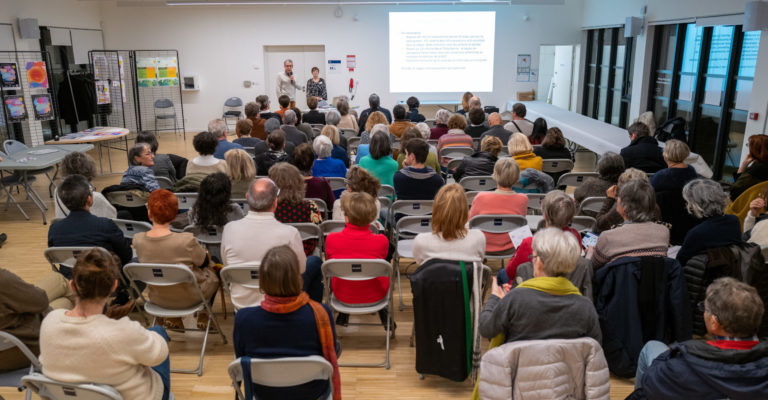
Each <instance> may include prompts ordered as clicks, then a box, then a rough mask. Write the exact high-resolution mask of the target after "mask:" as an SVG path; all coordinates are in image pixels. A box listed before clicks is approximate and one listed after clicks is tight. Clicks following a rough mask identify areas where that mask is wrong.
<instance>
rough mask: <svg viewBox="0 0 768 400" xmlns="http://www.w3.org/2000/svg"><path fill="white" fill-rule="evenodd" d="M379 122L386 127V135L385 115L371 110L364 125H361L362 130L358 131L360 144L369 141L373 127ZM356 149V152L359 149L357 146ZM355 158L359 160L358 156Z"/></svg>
mask: <svg viewBox="0 0 768 400" xmlns="http://www.w3.org/2000/svg"><path fill="white" fill-rule="evenodd" d="M379 124H381V125H383V126H385V127H386V128H387V129H386V131H387V135H389V122H387V117H385V116H384V114H383V113H381V112H380V111H376V112H373V113H371V115H370V116H369V117H368V120H367V121H366V122H365V125H364V126H362V128H363V131H362V132H360V146H363V145H367V144H370V143H371V136H372V135H373V127H374V126H376V125H379ZM390 142H391V140H390ZM357 151H358V152H359V151H360V148H359V147H358V150H357ZM357 160H358V161H357V162H359V160H360V157H358V158H357Z"/></svg>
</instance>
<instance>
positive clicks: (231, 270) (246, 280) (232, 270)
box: [219, 261, 261, 312]
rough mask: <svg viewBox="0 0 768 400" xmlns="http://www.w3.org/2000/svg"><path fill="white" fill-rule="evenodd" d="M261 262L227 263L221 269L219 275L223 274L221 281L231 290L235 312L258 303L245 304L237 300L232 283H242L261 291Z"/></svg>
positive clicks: (244, 285)
mask: <svg viewBox="0 0 768 400" xmlns="http://www.w3.org/2000/svg"><path fill="white" fill-rule="evenodd" d="M260 265H261V262H259V261H253V262H249V263H243V264H233V265H227V266H225V267H224V268H222V269H221V271H220V272H219V276H221V283H222V285H223V286H224V288H226V289H227V290H228V291H230V301H232V305H233V306H234V307H235V312H237V310H239V309H241V308H246V307H255V306H257V305H258V304H244V303H240V302H239V301H237V300H236V299H235V298H233V297H232V295H231V287H232V285H240V286H243V287H245V288H248V289H250V290H253V291H256V292H258V291H259V266H260Z"/></svg>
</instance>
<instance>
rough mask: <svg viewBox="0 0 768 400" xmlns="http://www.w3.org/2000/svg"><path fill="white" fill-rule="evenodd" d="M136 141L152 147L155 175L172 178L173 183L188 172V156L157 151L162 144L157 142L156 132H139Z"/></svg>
mask: <svg viewBox="0 0 768 400" xmlns="http://www.w3.org/2000/svg"><path fill="white" fill-rule="evenodd" d="M136 143H147V144H149V146H150V148H151V149H152V153H153V154H154V155H155V159H154V162H155V163H154V165H152V172H154V173H155V177H165V178H168V179H170V180H171V183H176V180H177V179H181V178H183V177H184V175H185V174H186V172H187V162H188V160H187V159H186V158H184V157H182V156H177V155H176V154H160V153H158V152H157V149H158V147H159V146H160V144H159V143H158V142H157V136H156V134H155V132H152V131H141V132H139V133H137V134H136Z"/></svg>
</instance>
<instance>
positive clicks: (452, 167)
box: [445, 158, 464, 174]
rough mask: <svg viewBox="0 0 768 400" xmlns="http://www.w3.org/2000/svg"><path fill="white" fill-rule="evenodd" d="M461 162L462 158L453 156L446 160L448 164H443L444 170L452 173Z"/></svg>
mask: <svg viewBox="0 0 768 400" xmlns="http://www.w3.org/2000/svg"><path fill="white" fill-rule="evenodd" d="M462 162H464V159H463V158H454V159H453V160H451V161H448V164H446V166H445V171H446V172H447V173H449V174H453V173H454V172H456V168H459V166H460V165H461V163H462Z"/></svg>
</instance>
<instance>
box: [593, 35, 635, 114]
mask: <svg viewBox="0 0 768 400" xmlns="http://www.w3.org/2000/svg"><path fill="white" fill-rule="evenodd" d="M586 59H587V66H586V68H585V69H584V101H583V103H582V109H581V113H582V114H584V115H586V116H588V117H591V118H595V119H598V120H600V121H604V122H607V123H609V124H612V125H616V126H620V127H623V128H626V126H627V112H628V109H629V102H630V98H631V93H632V38H625V37H624V28H623V27H622V28H609V29H594V30H590V31H587V58H586Z"/></svg>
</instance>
